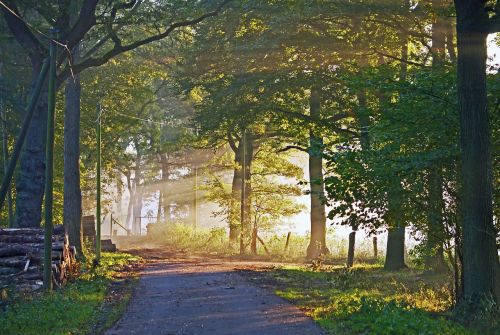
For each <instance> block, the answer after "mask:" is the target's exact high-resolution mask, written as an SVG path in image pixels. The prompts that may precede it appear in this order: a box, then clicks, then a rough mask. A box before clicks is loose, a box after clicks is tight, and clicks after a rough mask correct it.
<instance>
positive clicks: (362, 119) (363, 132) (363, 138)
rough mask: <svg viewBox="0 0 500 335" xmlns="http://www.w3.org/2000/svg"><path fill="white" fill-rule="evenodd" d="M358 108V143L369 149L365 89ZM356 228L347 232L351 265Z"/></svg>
mask: <svg viewBox="0 0 500 335" xmlns="http://www.w3.org/2000/svg"><path fill="white" fill-rule="evenodd" d="M357 97H358V110H357V112H356V117H357V121H358V125H359V129H360V136H359V143H360V145H361V150H362V151H364V152H366V151H368V150H370V137H369V135H368V127H369V126H370V115H369V111H368V108H367V99H366V92H365V90H361V91H360V92H359V93H358V94H357ZM364 204H365V201H364V199H362V202H361V204H360V206H362V208H364V207H365V206H364ZM357 230H358V223H357V222H356V223H354V224H353V225H352V232H351V233H350V234H349V246H348V249H347V250H348V252H347V263H346V264H347V266H348V267H352V266H353V265H354V251H355V248H356V231H357Z"/></svg>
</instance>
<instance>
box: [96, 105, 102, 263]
mask: <svg viewBox="0 0 500 335" xmlns="http://www.w3.org/2000/svg"><path fill="white" fill-rule="evenodd" d="M101 114H102V108H101V104H99V103H98V104H97V126H96V132H97V167H96V188H97V190H96V191H97V195H96V210H95V217H96V222H97V227H96V241H95V257H96V260H97V261H99V259H100V258H101Z"/></svg>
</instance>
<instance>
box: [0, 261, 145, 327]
mask: <svg viewBox="0 0 500 335" xmlns="http://www.w3.org/2000/svg"><path fill="white" fill-rule="evenodd" d="M138 260H139V259H138V258H137V257H134V256H132V255H129V254H125V253H103V254H102V258H101V262H100V264H99V266H98V267H96V268H95V269H90V268H87V269H83V270H82V274H81V276H80V277H79V278H78V279H77V280H75V281H74V282H71V283H68V284H67V285H66V286H64V287H63V288H62V289H60V290H55V291H53V292H49V293H40V294H36V295H26V296H17V297H14V298H11V301H10V302H9V304H7V306H6V308H5V310H4V311H0V334H2V335H19V334H23V335H32V334H33V335H41V334H50V335H84V334H98V333H99V332H101V331H102V330H103V329H104V328H106V327H107V326H109V325H111V324H112V323H113V322H114V321H115V320H117V319H118V318H119V316H120V315H121V313H122V312H123V310H124V308H125V306H126V304H127V302H128V298H129V297H130V293H129V292H130V290H123V292H124V293H123V294H121V295H120V297H119V299H118V300H116V299H115V301H114V302H112V301H110V298H111V300H113V298H118V297H113V296H112V295H113V293H115V294H116V291H114V290H112V289H110V287H112V286H113V285H112V284H115V283H117V282H119V281H120V280H119V279H118V280H117V273H118V271H121V270H123V269H124V267H125V266H126V265H127V264H130V263H132V262H137V261H138ZM130 286H131V284H130V280H129V281H128V282H126V283H125V287H126V288H130Z"/></svg>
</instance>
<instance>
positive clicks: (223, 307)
mask: <svg viewBox="0 0 500 335" xmlns="http://www.w3.org/2000/svg"><path fill="white" fill-rule="evenodd" d="M124 334H144V335H160V334H161V335H181V334H182V335H187V334H189V335H205V334H217V335H273V334H286V335H304V334H307V335H321V334H324V333H323V332H322V331H321V329H320V328H319V327H318V326H317V325H316V324H315V323H314V321H312V320H311V319H310V318H309V317H306V316H305V315H304V314H303V313H302V312H301V311H300V310H299V309H298V308H296V307H295V306H293V305H291V304H289V303H288V302H286V301H284V300H283V299H281V298H279V297H277V296H275V295H273V294H272V293H271V292H269V291H267V290H265V289H262V288H258V287H256V286H254V285H252V284H250V283H248V282H247V281H245V279H244V278H243V277H241V276H240V275H238V274H237V273H236V272H235V271H234V264H231V263H224V262H223V263H220V262H219V263H216V262H213V261H212V262H210V261H204V262H189V263H178V262H176V263H168V262H165V263H162V262H160V263H156V264H153V265H150V266H148V267H146V268H145V269H144V271H143V272H142V274H141V279H140V282H139V285H138V287H137V288H136V291H135V293H134V296H133V297H132V299H131V300H130V304H129V306H128V308H127V310H126V312H125V313H124V315H123V316H122V318H121V319H120V320H119V321H118V322H117V324H116V325H115V326H114V327H113V328H111V329H110V330H108V331H107V332H106V333H105V335H124Z"/></svg>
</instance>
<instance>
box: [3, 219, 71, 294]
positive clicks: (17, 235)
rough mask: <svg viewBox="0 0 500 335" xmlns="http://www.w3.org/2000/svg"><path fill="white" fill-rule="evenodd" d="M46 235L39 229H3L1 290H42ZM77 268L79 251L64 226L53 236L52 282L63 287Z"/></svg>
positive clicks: (56, 228) (56, 230)
mask: <svg viewBox="0 0 500 335" xmlns="http://www.w3.org/2000/svg"><path fill="white" fill-rule="evenodd" d="M43 258H44V231H43V229H40V228H26V229H25V228H21V229H10V228H9V229H0V288H1V287H3V286H7V285H15V286H16V287H18V288H19V289H23V288H26V287H33V288H39V287H40V284H39V283H40V280H41V279H42V277H43ZM75 268H76V248H75V247H73V246H70V245H69V242H68V237H67V235H66V234H65V232H64V229H63V227H62V226H60V225H59V226H55V227H54V235H53V236H52V265H51V270H52V279H53V282H54V287H60V286H61V285H62V284H64V283H65V282H66V281H67V278H68V277H69V276H70V274H71V273H72V272H73V271H74V270H75Z"/></svg>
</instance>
